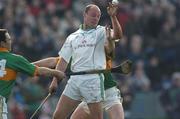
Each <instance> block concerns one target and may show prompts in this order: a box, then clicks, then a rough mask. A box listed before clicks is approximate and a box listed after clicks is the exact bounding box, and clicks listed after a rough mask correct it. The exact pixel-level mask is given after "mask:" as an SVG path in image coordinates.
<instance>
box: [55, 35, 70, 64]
mask: <svg viewBox="0 0 180 119" xmlns="http://www.w3.org/2000/svg"><path fill="white" fill-rule="evenodd" d="M58 54H59V56H60V57H62V58H63V59H64V60H65V61H66V62H69V60H70V58H71V56H72V45H71V40H70V38H67V39H66V41H65V43H64V45H63V46H62V48H61V50H60V51H59V53H58Z"/></svg>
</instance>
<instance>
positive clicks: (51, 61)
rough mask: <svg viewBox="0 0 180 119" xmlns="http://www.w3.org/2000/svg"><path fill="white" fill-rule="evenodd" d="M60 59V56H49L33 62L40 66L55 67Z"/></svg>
mask: <svg viewBox="0 0 180 119" xmlns="http://www.w3.org/2000/svg"><path fill="white" fill-rule="evenodd" d="M58 60H59V57H49V58H45V59H42V60H38V61H36V62H33V64H34V65H36V66H40V67H48V68H55V67H56V64H57V61H58Z"/></svg>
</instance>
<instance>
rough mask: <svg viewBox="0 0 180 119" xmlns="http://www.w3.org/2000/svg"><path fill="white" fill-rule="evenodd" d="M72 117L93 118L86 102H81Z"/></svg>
mask: <svg viewBox="0 0 180 119" xmlns="http://www.w3.org/2000/svg"><path fill="white" fill-rule="evenodd" d="M71 119H91V118H90V111H89V108H88V106H87V104H86V103H85V102H81V103H80V104H79V105H78V107H77V108H76V109H75V111H74V112H73V113H72V115H71Z"/></svg>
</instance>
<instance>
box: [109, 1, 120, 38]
mask: <svg viewBox="0 0 180 119" xmlns="http://www.w3.org/2000/svg"><path fill="white" fill-rule="evenodd" d="M117 9H118V6H117V5H115V4H112V3H109V5H108V7H107V12H108V14H109V16H110V18H111V22H112V27H113V32H112V33H111V34H112V39H113V40H116V39H121V38H122V36H123V33H122V29H121V25H120V24H119V21H118V19H117V17H116V15H117Z"/></svg>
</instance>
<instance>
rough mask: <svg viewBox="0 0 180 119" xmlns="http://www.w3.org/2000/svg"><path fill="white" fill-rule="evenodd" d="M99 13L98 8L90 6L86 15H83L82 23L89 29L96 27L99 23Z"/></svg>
mask: <svg viewBox="0 0 180 119" xmlns="http://www.w3.org/2000/svg"><path fill="white" fill-rule="evenodd" d="M100 16H101V11H100V9H99V8H98V7H96V6H92V7H91V8H90V9H89V10H88V12H87V13H84V23H85V24H86V25H87V26H90V27H96V26H97V25H98V23H99V19H100Z"/></svg>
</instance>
